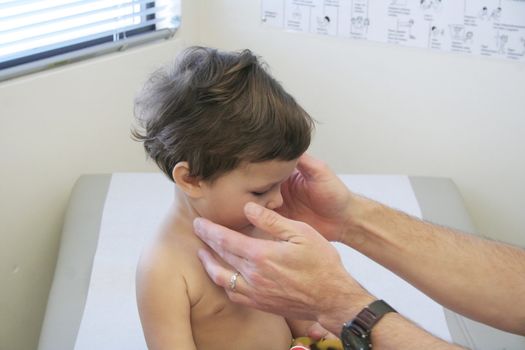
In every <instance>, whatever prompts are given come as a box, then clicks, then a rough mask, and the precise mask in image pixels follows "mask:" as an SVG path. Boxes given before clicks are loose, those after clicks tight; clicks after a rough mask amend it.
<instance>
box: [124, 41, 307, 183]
mask: <svg viewBox="0 0 525 350" xmlns="http://www.w3.org/2000/svg"><path fill="white" fill-rule="evenodd" d="M135 117H136V119H137V122H138V127H139V128H134V129H133V130H132V135H133V138H134V139H135V140H137V141H142V142H143V143H144V148H145V149H146V153H147V154H148V156H149V157H151V158H152V159H153V160H154V161H155V162H156V163H157V165H158V166H159V167H160V169H161V170H162V171H163V172H164V173H166V175H168V177H169V178H172V170H173V168H174V166H175V165H176V164H177V163H178V162H180V161H187V162H188V164H189V168H190V175H191V176H195V177H199V178H201V179H203V180H209V181H213V180H214V179H216V178H217V177H219V176H220V175H222V174H224V173H226V172H228V171H230V170H233V169H234V168H236V167H237V166H238V165H239V164H240V163H241V162H262V161H267V160H273V159H275V160H286V161H288V160H293V159H296V158H298V157H299V156H300V155H301V154H302V153H303V152H305V151H306V149H307V148H308V146H309V144H310V137H311V133H312V130H313V127H314V122H313V119H312V118H311V117H310V116H309V115H308V113H306V112H305V111H304V110H303V109H302V108H301V107H300V106H299V105H298V104H297V102H296V101H295V99H294V98H293V97H292V96H291V95H289V94H288V93H287V92H286V91H284V89H283V88H282V86H281V85H280V84H279V83H278V82H277V81H276V80H275V79H274V78H272V77H271V76H270V74H269V73H268V72H267V71H266V69H265V67H264V65H263V64H262V63H261V62H260V61H259V59H258V58H257V57H256V56H255V55H254V54H253V53H252V52H251V51H250V50H243V51H241V52H220V51H217V50H215V49H211V48H205V47H190V48H188V49H186V50H184V51H183V52H182V53H181V54H180V55H179V56H178V57H177V59H176V60H175V63H174V64H171V65H168V66H165V67H164V68H161V69H159V70H157V71H156V72H154V73H153V74H152V75H151V77H150V78H149V79H148V81H147V82H146V84H145V85H144V87H143V89H142V91H141V92H140V93H139V95H138V96H137V97H136V99H135Z"/></svg>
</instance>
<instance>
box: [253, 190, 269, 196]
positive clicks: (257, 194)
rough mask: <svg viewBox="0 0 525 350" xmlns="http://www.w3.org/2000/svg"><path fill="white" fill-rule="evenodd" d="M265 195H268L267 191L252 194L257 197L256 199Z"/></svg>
mask: <svg viewBox="0 0 525 350" xmlns="http://www.w3.org/2000/svg"><path fill="white" fill-rule="evenodd" d="M265 193H266V191H265V192H252V194H253V195H254V196H256V197H260V196H262V195H264V194H265Z"/></svg>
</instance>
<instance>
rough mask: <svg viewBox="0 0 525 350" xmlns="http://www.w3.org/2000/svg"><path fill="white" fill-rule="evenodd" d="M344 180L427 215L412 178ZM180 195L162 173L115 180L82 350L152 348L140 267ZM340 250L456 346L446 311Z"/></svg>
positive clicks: (380, 289)
mask: <svg viewBox="0 0 525 350" xmlns="http://www.w3.org/2000/svg"><path fill="white" fill-rule="evenodd" d="M341 178H342V179H343V181H344V182H345V183H346V184H347V185H348V186H349V187H350V188H351V189H352V190H353V191H354V192H357V193H361V194H363V195H365V196H367V197H369V198H372V199H376V200H378V201H380V202H382V203H385V204H387V205H389V206H392V207H395V208H397V209H399V210H402V211H405V212H407V213H409V214H411V215H414V216H417V217H421V213H420V209H419V205H418V203H417V200H416V198H415V196H414V193H413V190H412V187H411V185H410V182H409V180H408V178H407V177H406V176H384V175H377V176H376V175H351V176H348V175H346V176H341ZM173 196H174V185H173V183H172V182H170V181H169V180H168V179H167V178H166V177H165V176H163V175H162V174H156V173H155V174H137V173H134V174H113V176H112V179H111V184H110V187H109V189H108V194H107V198H106V203H105V207H104V213H103V217H102V222H101V227H100V236H99V240H98V246H97V251H96V253H95V258H94V262H93V270H92V274H91V280H90V286H89V290H88V296H87V299H86V306H85V308H84V314H83V317H82V321H81V325H80V329H79V332H78V336H77V341H76V345H75V350H92V349H97V350H106V349H107V350H110V349H111V350H114V349H126V350H135V349H136V350H139V349H140V350H143V349H146V348H147V347H146V343H145V340H144V336H143V333H142V328H141V325H140V320H139V316H138V311H137V306H136V300H135V268H136V265H137V261H138V258H139V256H140V251H141V249H142V246H143V244H144V242H145V241H146V239H147V238H148V236H149V235H150V234H152V233H153V232H155V230H156V228H157V226H158V225H159V223H160V222H161V220H162V217H163V216H164V213H165V211H166V210H167V208H168V207H169V205H170V204H171V202H172V200H173ZM336 247H337V249H338V250H339V252H340V254H341V256H342V259H343V262H344V263H345V266H346V267H347V269H348V270H349V271H350V273H352V275H353V276H354V277H355V278H356V279H357V280H358V281H359V282H360V283H361V284H362V285H363V286H364V287H365V288H367V289H368V290H369V291H370V292H372V293H373V294H374V295H376V296H377V297H379V298H383V299H385V300H386V301H388V303H390V304H391V305H392V306H393V307H394V308H395V309H397V310H398V311H399V312H401V313H402V314H403V315H405V316H407V317H408V318H409V319H411V320H412V321H414V322H416V323H417V324H419V325H421V326H422V327H423V328H425V329H426V330H427V331H429V332H431V333H433V334H435V335H437V336H439V337H441V338H443V339H445V340H450V338H451V337H450V333H449V331H448V327H447V325H446V320H445V316H444V313H443V309H442V307H441V306H439V305H438V304H437V303H435V302H434V301H432V300H431V299H430V298H428V297H426V296H425V295H424V294H422V293H421V292H419V291H418V290H416V289H415V288H414V287H412V286H410V285H409V284H408V283H406V282H405V281H403V280H402V279H400V278H399V277H397V276H396V275H394V274H393V273H391V272H389V271H387V270H386V269H384V268H383V267H381V266H379V265H378V264H376V263H375V262H373V261H371V260H370V259H368V258H366V257H364V256H362V255H361V254H359V253H358V252H356V251H354V250H352V249H350V248H348V247H345V246H342V245H338V244H336Z"/></svg>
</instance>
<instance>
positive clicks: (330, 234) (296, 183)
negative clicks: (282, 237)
mask: <svg viewBox="0 0 525 350" xmlns="http://www.w3.org/2000/svg"><path fill="white" fill-rule="evenodd" d="M281 193H282V196H283V205H282V207H281V208H279V209H277V211H278V212H279V213H280V214H282V215H283V216H286V217H287V218H290V219H293V220H297V221H302V222H306V223H307V224H309V225H310V226H312V227H313V228H314V229H316V230H317V231H319V232H320V233H321V234H322V235H323V236H324V237H326V239H328V240H330V241H340V240H341V239H342V236H343V233H344V228H345V227H346V226H347V222H348V221H349V220H350V212H349V211H350V209H351V207H352V206H351V201H352V194H351V193H350V191H349V190H348V188H347V187H346V186H345V184H344V183H343V182H342V181H341V180H340V179H339V178H338V177H337V176H336V175H335V173H334V172H332V171H331V170H330V168H328V166H327V165H326V164H325V163H324V162H322V161H320V160H318V159H316V158H314V157H312V156H310V155H308V154H304V155H302V156H301V157H300V158H299V162H298V164H297V170H296V171H295V172H294V173H293V174H292V175H291V176H290V177H289V178H288V180H287V181H285V182H284V183H283V185H282V186H281Z"/></svg>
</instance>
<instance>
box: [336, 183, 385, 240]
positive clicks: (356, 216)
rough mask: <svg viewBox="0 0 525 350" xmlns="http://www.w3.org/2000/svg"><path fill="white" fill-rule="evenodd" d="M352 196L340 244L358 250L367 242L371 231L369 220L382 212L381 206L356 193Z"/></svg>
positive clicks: (351, 194)
mask: <svg viewBox="0 0 525 350" xmlns="http://www.w3.org/2000/svg"><path fill="white" fill-rule="evenodd" d="M350 196H351V198H350V201H349V205H348V208H347V209H346V213H345V215H346V222H345V224H344V226H343V232H342V235H341V239H340V242H341V243H343V244H345V245H347V246H349V247H352V248H358V247H359V246H361V245H363V244H364V243H365V242H366V241H367V239H368V236H369V231H370V227H369V226H370V225H369V221H370V220H369V218H370V217H371V216H373V215H374V214H373V213H374V212H377V211H378V210H381V205H380V204H379V203H377V202H374V201H372V200H370V199H368V198H366V197H362V196H360V195H357V194H355V193H350Z"/></svg>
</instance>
